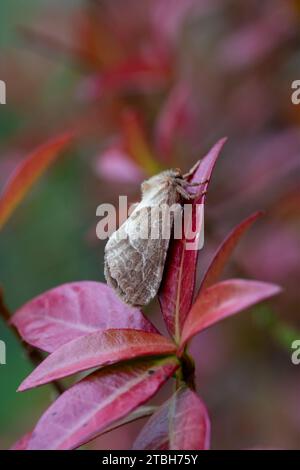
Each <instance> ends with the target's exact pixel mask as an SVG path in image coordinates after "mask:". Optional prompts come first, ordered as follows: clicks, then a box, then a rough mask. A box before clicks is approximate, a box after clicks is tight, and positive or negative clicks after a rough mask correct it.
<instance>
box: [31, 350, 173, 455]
mask: <svg viewBox="0 0 300 470" xmlns="http://www.w3.org/2000/svg"><path fill="white" fill-rule="evenodd" d="M177 367H178V362H177V360H176V359H175V358H167V359H163V360H155V361H154V360H145V359H144V360H143V361H134V362H132V363H131V364H127V365H118V366H111V367H106V368H105V369H103V370H100V371H97V372H95V373H93V374H91V375H90V376H88V377H86V378H85V379H83V380H82V381H81V382H79V383H78V384H76V385H74V386H73V387H71V388H70V389H69V390H68V391H67V392H65V393H64V394H63V395H61V396H60V397H59V398H58V399H57V400H56V402H55V403H53V405H51V406H50V408H49V409H48V410H47V411H46V413H45V414H44V415H43V416H42V418H41V419H40V421H39V422H38V424H37V426H36V428H35V430H34V431H33V433H32V438H31V440H30V442H29V444H28V447H27V448H28V450H38V449H45V450H46V449H52V450H64V449H65V450H67V449H74V448H76V447H79V446H80V445H82V444H84V443H86V442H88V441H90V440H91V439H94V438H95V437H96V436H98V435H99V434H101V433H102V432H103V431H104V430H105V429H106V428H107V427H108V426H110V425H111V424H112V423H113V422H115V421H117V420H120V419H121V418H123V417H124V416H126V415H128V414H129V413H131V412H132V411H133V410H135V409H136V408H137V407H138V406H139V405H141V404H143V403H144V402H146V401H147V400H148V399H149V398H151V397H152V396H153V395H154V394H155V393H156V392H157V391H158V389H159V388H160V387H161V386H162V385H163V383H164V382H165V381H166V380H167V379H168V378H169V377H170V376H171V375H172V374H173V373H174V372H175V370H176V369H177Z"/></svg>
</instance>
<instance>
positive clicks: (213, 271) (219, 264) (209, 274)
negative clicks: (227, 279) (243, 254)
mask: <svg viewBox="0 0 300 470" xmlns="http://www.w3.org/2000/svg"><path fill="white" fill-rule="evenodd" d="M262 214H263V213H262V212H255V213H254V214H252V215H250V217H247V219H245V220H244V221H243V222H241V223H240V224H239V225H237V227H235V228H234V229H233V230H232V232H231V233H230V234H229V235H228V237H227V238H226V239H225V240H224V242H223V243H222V245H221V246H220V247H219V249H218V251H217V253H216V254H215V256H214V258H213V260H212V262H211V264H210V266H209V267H208V270H207V271H206V273H205V276H204V278H203V281H202V283H201V287H200V289H206V288H207V287H210V286H211V285H212V284H214V283H215V282H216V281H217V280H218V279H219V277H220V276H221V274H222V271H223V269H224V267H225V265H226V263H227V261H228V259H229V258H230V256H231V253H232V252H233V250H234V248H235V247H236V245H237V244H238V242H239V240H240V238H241V237H242V236H243V235H244V233H245V232H246V231H247V230H248V229H249V228H250V227H251V225H252V224H253V223H254V222H255V221H256V220H257V219H258V218H259V217H261V215H262Z"/></svg>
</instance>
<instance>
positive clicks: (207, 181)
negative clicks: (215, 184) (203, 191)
mask: <svg viewBox="0 0 300 470" xmlns="http://www.w3.org/2000/svg"><path fill="white" fill-rule="evenodd" d="M207 183H209V179H207V180H204V181H199V182H198V183H189V182H188V181H186V182H185V184H186V186H202V185H203V184H207Z"/></svg>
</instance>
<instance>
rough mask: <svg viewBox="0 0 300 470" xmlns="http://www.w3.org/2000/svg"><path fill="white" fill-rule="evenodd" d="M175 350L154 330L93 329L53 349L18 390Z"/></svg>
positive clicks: (172, 345) (172, 344) (169, 342)
mask: <svg viewBox="0 0 300 470" xmlns="http://www.w3.org/2000/svg"><path fill="white" fill-rule="evenodd" d="M175 352H176V347H175V345H174V343H172V342H171V341H170V340H169V339H167V338H165V337H164V336H162V335H159V334H156V333H148V332H145V331H138V330H129V329H128V330H106V331H96V332H94V333H90V334H88V335H86V336H81V337H79V338H76V339H74V340H73V341H71V342H70V343H67V344H64V345H63V346H61V347H60V348H59V349H57V350H56V351H54V352H53V353H52V354H51V355H50V356H48V357H47V358H46V359H45V360H44V361H43V362H42V363H41V364H40V365H39V366H38V367H37V368H36V369H35V370H34V371H33V372H32V374H30V375H29V377H27V379H26V380H24V382H23V383H22V384H21V386H20V387H19V391H24V390H27V389H29V388H33V387H38V386H39V385H43V384H45V383H48V382H51V381H53V380H57V379H60V378H62V377H66V376H68V375H72V374H75V373H76V372H80V371H83V370H86V369H91V368H93V367H100V366H101V367H103V366H105V365H108V364H114V363H117V362H120V361H125V360H129V359H134V358H137V357H139V356H140V357H141V356H155V355H157V356H158V355H162V354H172V353H175Z"/></svg>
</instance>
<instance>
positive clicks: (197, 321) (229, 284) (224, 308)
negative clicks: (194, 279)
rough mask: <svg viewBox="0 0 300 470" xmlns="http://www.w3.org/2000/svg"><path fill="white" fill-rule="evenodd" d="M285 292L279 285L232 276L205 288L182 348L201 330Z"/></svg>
mask: <svg viewBox="0 0 300 470" xmlns="http://www.w3.org/2000/svg"><path fill="white" fill-rule="evenodd" d="M280 291H281V289H280V287H279V286H277V285H275V284H268V283H266V282H258V281H245V280H243V279H230V280H227V281H223V282H219V283H218V284H215V285H214V286H212V287H209V288H208V289H206V290H204V291H201V292H200V294H199V296H198V297H197V299H196V301H195V303H194V305H193V307H192V309H191V311H190V313H189V315H188V317H187V319H186V321H185V324H184V327H183V331H182V339H181V348H183V347H184V345H185V344H186V343H187V341H189V340H190V339H191V338H192V337H193V336H195V335H196V334H197V333H199V332H200V331H202V330H204V329H205V328H208V327H209V326H211V325H214V324H215V323H217V322H218V321H220V320H223V319H224V318H227V317H230V316H232V315H235V314H236V313H238V312H240V311H241V310H244V309H246V308H248V307H251V306H252V305H254V304H256V303H258V302H261V301H262V300H265V299H267V298H268V297H271V296H273V295H275V294H278V293H279V292H280Z"/></svg>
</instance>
